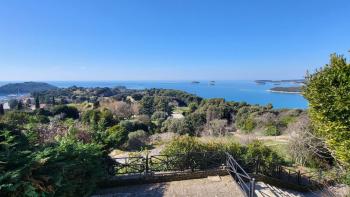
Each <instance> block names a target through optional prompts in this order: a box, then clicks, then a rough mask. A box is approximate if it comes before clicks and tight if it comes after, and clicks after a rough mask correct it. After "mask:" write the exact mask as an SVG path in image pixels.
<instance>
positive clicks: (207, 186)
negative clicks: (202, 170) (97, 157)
mask: <svg viewBox="0 0 350 197" xmlns="http://www.w3.org/2000/svg"><path fill="white" fill-rule="evenodd" d="M148 196H150V197H161V196H164V197H170V196H171V197H178V196H188V197H195V196H196V197H197V196H198V197H203V196H208V197H216V196H218V197H219V196H220V197H226V196H235V197H241V196H242V197H243V194H242V192H241V190H240V189H239V187H238V185H237V184H236V183H235V182H233V181H232V178H231V177H230V176H221V177H220V176H211V177H208V178H203V179H192V180H183V181H172V182H166V183H156V184H144V185H134V186H126V187H117V188H112V189H106V190H101V191H99V192H98V194H96V195H94V196H93V197H148Z"/></svg>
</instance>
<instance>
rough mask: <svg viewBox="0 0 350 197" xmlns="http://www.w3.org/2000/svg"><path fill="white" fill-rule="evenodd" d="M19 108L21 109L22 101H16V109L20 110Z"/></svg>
mask: <svg viewBox="0 0 350 197" xmlns="http://www.w3.org/2000/svg"><path fill="white" fill-rule="evenodd" d="M21 109H23V103H22V101H18V104H17V110H21Z"/></svg>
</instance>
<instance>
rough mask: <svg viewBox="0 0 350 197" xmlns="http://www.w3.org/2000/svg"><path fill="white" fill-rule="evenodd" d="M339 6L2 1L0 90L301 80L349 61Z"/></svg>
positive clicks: (347, 25)
mask: <svg viewBox="0 0 350 197" xmlns="http://www.w3.org/2000/svg"><path fill="white" fill-rule="evenodd" d="M349 10H350V1H349V0H283V1H282V0H255V1H254V0H241V1H235V0H138V1H136V0H102V1H98V0H94V1H92V0H81V1H78V0H56V1H53V0H32V1H31V0H26V1H23V0H2V1H1V2H0V69H1V73H2V74H1V78H0V81H12V80H20V81H25V80H36V81H40V80H45V81H47V80H212V79H213V80H220V79H221V80H242V79H291V78H302V77H303V76H304V74H305V71H306V70H311V71H312V70H314V69H315V68H317V67H320V66H322V65H324V64H325V63H327V62H328V57H329V54H330V53H334V52H336V53H340V54H345V55H346V56H348V55H349V53H348V50H349V49H350V33H349V32H350V12H349Z"/></svg>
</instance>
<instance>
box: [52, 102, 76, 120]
mask: <svg viewBox="0 0 350 197" xmlns="http://www.w3.org/2000/svg"><path fill="white" fill-rule="evenodd" d="M52 113H53V115H60V114H64V115H65V118H72V119H78V118H79V111H78V109H77V108H76V107H73V106H68V105H59V106H56V107H55V108H54V109H53V110H52Z"/></svg>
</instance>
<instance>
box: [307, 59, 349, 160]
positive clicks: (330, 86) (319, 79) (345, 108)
mask: <svg viewBox="0 0 350 197" xmlns="http://www.w3.org/2000/svg"><path fill="white" fill-rule="evenodd" d="M349 92H350V64H348V63H347V62H346V59H345V58H344V57H343V56H339V55H335V54H333V55H331V59H330V64H327V65H325V67H323V68H322V69H320V70H317V71H316V72H315V73H314V74H311V75H308V76H307V80H306V87H305V89H304V92H303V94H304V96H305V97H306V98H307V100H308V101H309V106H310V109H309V116H310V119H311V121H312V125H313V127H314V128H315V131H316V133H317V135H318V136H320V137H322V138H324V139H325V142H326V144H327V147H328V148H329V149H330V151H331V152H332V155H333V156H334V157H335V158H336V159H337V160H338V161H340V162H341V163H342V165H345V166H348V167H349V166H350V151H349V150H350V94H349Z"/></svg>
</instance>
